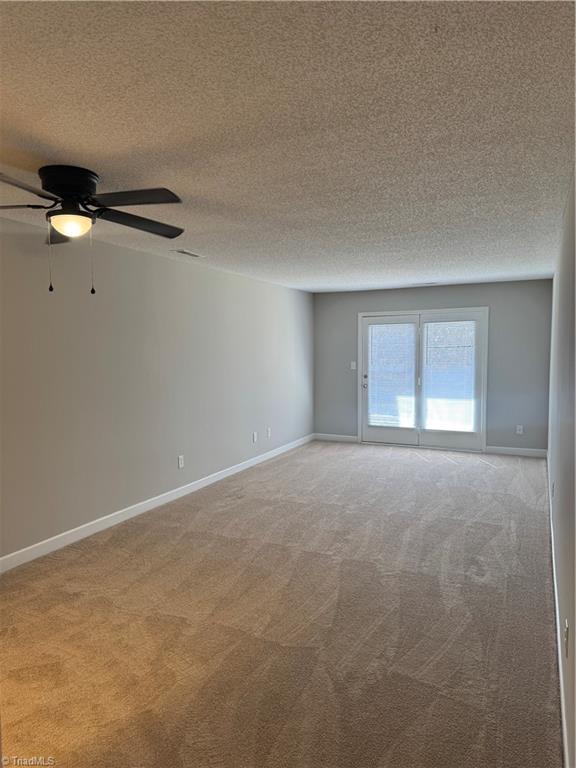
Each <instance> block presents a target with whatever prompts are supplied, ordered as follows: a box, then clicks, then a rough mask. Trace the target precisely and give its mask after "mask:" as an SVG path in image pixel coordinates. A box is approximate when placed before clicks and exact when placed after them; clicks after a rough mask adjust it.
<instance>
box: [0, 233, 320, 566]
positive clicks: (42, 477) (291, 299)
mask: <svg viewBox="0 0 576 768" xmlns="http://www.w3.org/2000/svg"><path fill="white" fill-rule="evenodd" d="M18 227H19V229H20V230H21V231H22V229H24V233H23V234H16V233H17V231H18V229H17V227H16V225H15V224H13V223H10V222H3V223H2V228H1V230H0V231H1V240H0V247H1V258H2V262H3V264H2V269H3V281H2V327H3V330H4V334H3V382H2V383H3V390H2V416H3V435H2V437H3V446H4V452H3V456H2V459H3V460H2V476H3V479H4V483H3V486H2V502H3V541H2V552H3V553H4V554H6V553H9V552H13V551H15V550H18V549H20V548H22V547H26V546H28V545H30V544H33V543H35V542H38V541H41V540H43V539H45V538H47V537H50V536H54V535H55V534H58V533H61V532H62V531H66V530H68V529H70V528H73V527H75V526H78V525H82V524H83V523H87V522H89V521H91V520H94V519H96V518H98V517H101V516H102V515H106V514H109V513H111V512H115V511H116V510H119V509H122V508H124V507H126V506H129V505H131V504H134V503H136V502H138V501H142V500H145V499H147V498H150V497H153V496H155V495H157V494H160V493H162V492H164V491H168V490H171V489H174V488H176V487H178V486H181V485H184V484H186V483H189V482H191V481H193V480H195V479H198V478H201V477H203V476H205V475H208V474H210V473H212V472H216V471H217V470H219V469H223V468H225V467H229V466H231V465H234V464H237V463H238V462H241V461H243V460H245V459H248V458H250V457H252V456H255V455H257V454H259V453H263V452H265V451H268V450H271V449H273V448H275V447H278V446H281V445H283V444H285V443H288V442H290V441H292V440H296V439H297V438H300V437H303V436H305V435H307V434H309V433H311V432H312V428H313V423H312V422H313V378H312V377H313V348H312V343H313V306H312V297H311V296H310V295H309V294H305V293H301V292H298V291H292V290H288V289H284V288H279V287H275V286H272V285H268V284H266V283H261V282H258V281H254V280H249V279H245V278H242V277H238V276H235V275H230V274H225V273H222V272H216V271H213V270H210V269H208V268H207V267H205V266H202V265H200V264H190V263H182V262H178V261H174V260H169V259H164V258H161V257H158V256H151V255H147V254H145V253H140V252H136V251H132V250H128V249H120V248H116V247H113V246H110V245H106V244H103V243H96V242H95V243H94V256H95V267H96V282H97V294H96V295H95V296H91V295H90V293H89V288H90V283H89V263H88V247H89V246H88V243H87V241H81V242H76V243H74V244H70V245H66V246H61V247H59V248H55V249H54V251H55V254H56V255H55V258H54V270H53V272H54V285H55V289H56V290H55V292H54V293H53V294H49V293H48V290H47V286H48V275H47V249H46V247H45V246H44V245H43V244H42V243H43V239H44V236H45V232H44V230H43V229H40V228H36V227H27V228H23V227H22V225H18ZM267 426H271V428H272V438H271V439H270V440H267V439H266V434H265V430H266V427H267ZM254 430H257V431H258V433H259V441H258V443H257V444H256V445H254V444H253V443H252V432H253V431H254ZM181 453H183V454H184V455H185V468H184V470H178V468H177V456H178V454H181Z"/></svg>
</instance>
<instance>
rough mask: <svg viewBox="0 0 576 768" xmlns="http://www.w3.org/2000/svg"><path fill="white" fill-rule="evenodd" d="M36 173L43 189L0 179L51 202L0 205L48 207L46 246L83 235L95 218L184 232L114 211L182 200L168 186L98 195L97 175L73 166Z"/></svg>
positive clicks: (163, 231) (161, 231)
mask: <svg viewBox="0 0 576 768" xmlns="http://www.w3.org/2000/svg"><path fill="white" fill-rule="evenodd" d="M38 175H39V177H40V182H41V184H42V189H38V188H36V187H32V186H30V185H29V184H26V183H25V182H23V181H19V180H18V179H14V178H12V177H11V176H7V175H6V174H5V173H0V182H3V183H4V184H10V186H12V187H17V188H18V189H24V190H26V191H27V192H32V194H34V195H37V196H38V197H40V198H42V199H43V200H48V201H50V205H25V204H23V205H0V210H15V209H16V208H37V209H44V210H47V211H48V213H47V214H46V218H47V220H48V222H49V223H50V230H49V235H48V239H47V241H46V242H47V243H48V244H49V245H56V244H59V243H67V242H69V239H70V238H74V237H81V236H82V235H85V234H86V233H87V232H89V231H90V230H91V229H92V225H93V224H94V222H95V221H96V219H104V220H105V221H112V222H114V224H122V225H123V226H125V227H132V229H139V230H141V231H142V232H150V233H151V234H153V235H159V236H160V237H169V238H173V237H178V235H181V234H182V232H184V230H183V229H181V228H180V227H173V226H172V225H171V224H163V223H162V222H160V221H154V220H153V219H146V218H144V217H142V216H135V215H134V214H133V213H126V212H125V211H116V210H114V208H115V207H117V206H125V205H154V204H165V203H181V202H182V201H181V200H180V198H179V197H178V196H177V195H175V194H174V192H171V191H170V190H169V189H164V188H163V187H156V188H154V189H134V190H129V191H125V192H104V193H102V194H98V193H97V192H96V186H97V184H98V182H99V180H100V177H99V176H98V174H97V173H94V171H89V170H88V169H87V168H78V167H77V166H75V165H45V166H43V167H42V168H40V169H39V170H38Z"/></svg>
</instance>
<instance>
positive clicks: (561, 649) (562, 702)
mask: <svg viewBox="0 0 576 768" xmlns="http://www.w3.org/2000/svg"><path fill="white" fill-rule="evenodd" d="M548 505H549V510H550V537H551V541H550V547H551V550H552V581H553V584H554V612H555V615H556V643H557V646H558V648H557V650H558V677H559V679H560V719H561V721H562V747H563V752H564V766H565V768H574V762H570V761H571V760H572V759H573V758H574V759H576V755H575V756H571V755H570V746H569V744H568V727H567V720H566V697H565V695H564V638H563V637H562V634H563V632H562V617H561V615H560V595H559V594H558V571H557V566H556V551H555V547H554V542H555V537H554V518H553V515H552V478H551V477H550V464H549V463H548Z"/></svg>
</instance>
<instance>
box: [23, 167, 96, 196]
mask: <svg viewBox="0 0 576 768" xmlns="http://www.w3.org/2000/svg"><path fill="white" fill-rule="evenodd" d="M38 175H39V176H40V180H41V182H42V189H44V190H46V192H51V193H52V194H53V195H57V196H58V197H59V198H61V199H62V200H70V201H75V202H81V201H82V200H87V199H88V198H90V197H92V196H94V195H95V194H96V186H97V184H98V182H99V180H100V177H99V176H98V174H97V173H95V172H94V171H90V170H88V169H87V168H78V167H77V166H75V165H45V166H43V167H42V168H40V169H39V171H38Z"/></svg>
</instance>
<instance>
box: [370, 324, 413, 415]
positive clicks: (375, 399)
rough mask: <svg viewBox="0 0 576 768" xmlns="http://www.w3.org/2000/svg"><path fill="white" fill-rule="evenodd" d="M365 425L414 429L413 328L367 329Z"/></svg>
mask: <svg viewBox="0 0 576 768" xmlns="http://www.w3.org/2000/svg"><path fill="white" fill-rule="evenodd" d="M369 329H370V331H369V335H368V424H369V425H370V426H372V427H408V428H413V427H414V426H415V421H416V419H415V416H416V407H415V402H416V386H415V385H416V354H415V349H416V326H415V325H414V323H388V324H385V325H371V326H369Z"/></svg>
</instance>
